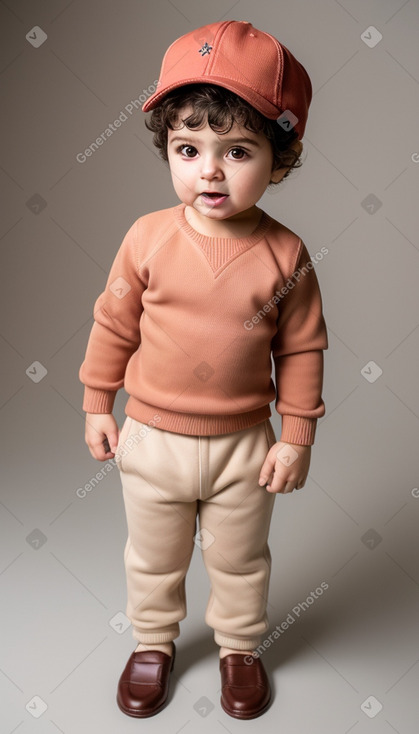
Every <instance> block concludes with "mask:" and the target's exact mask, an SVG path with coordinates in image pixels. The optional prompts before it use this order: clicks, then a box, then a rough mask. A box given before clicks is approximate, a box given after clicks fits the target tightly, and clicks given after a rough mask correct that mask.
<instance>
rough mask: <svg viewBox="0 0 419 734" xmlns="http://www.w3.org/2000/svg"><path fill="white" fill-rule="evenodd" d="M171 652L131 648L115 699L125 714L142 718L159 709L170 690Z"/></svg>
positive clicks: (174, 650)
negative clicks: (133, 650) (132, 649)
mask: <svg viewBox="0 0 419 734" xmlns="http://www.w3.org/2000/svg"><path fill="white" fill-rule="evenodd" d="M172 645H173V655H171V656H170V655H166V653H164V652H160V650H149V651H147V652H133V653H132V654H131V656H130V658H129V660H128V662H127V664H126V666H125V669H124V672H123V673H122V675H121V677H120V679H119V683H118V694H117V697H116V700H117V703H118V706H119V708H120V709H121V711H123V712H124V714H128V716H136V717H138V718H143V717H146V716H154V714H158V713H159V711H161V710H162V708H163V707H164V705H165V703H166V699H167V696H168V693H169V678H170V672H171V671H172V670H173V666H174V664H175V656H176V647H175V643H174V642H172Z"/></svg>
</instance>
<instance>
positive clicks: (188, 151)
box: [176, 145, 197, 158]
mask: <svg viewBox="0 0 419 734" xmlns="http://www.w3.org/2000/svg"><path fill="white" fill-rule="evenodd" d="M196 152H197V150H196V148H194V146H193V145H179V147H178V148H176V153H183V154H184V155H186V157H187V158H193V157H194V155H195V153H196Z"/></svg>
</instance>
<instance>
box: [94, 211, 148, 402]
mask: <svg viewBox="0 0 419 734" xmlns="http://www.w3.org/2000/svg"><path fill="white" fill-rule="evenodd" d="M145 287H146V284H145V283H143V281H142V280H141V278H140V275H139V272H138V262H137V222H135V223H134V224H133V225H132V227H131V228H130V229H129V230H128V232H127V234H126V235H125V237H124V239H123V242H122V244H121V246H120V248H119V251H118V253H117V255H116V257H115V260H114V262H113V264H112V267H111V270H110V272H109V276H108V280H107V283H106V287H105V290H104V291H103V293H101V294H100V296H99V297H98V298H97V300H96V302H95V304H94V309H93V318H94V324H93V326H92V330H91V332H90V336H89V341H88V344H87V349H86V355H85V359H84V361H83V363H82V365H81V367H80V370H79V379H80V381H81V382H82V383H83V384H84V386H85V388H84V399H83V410H85V411H86V412H87V413H111V412H112V409H113V405H114V402H115V397H116V393H117V391H118V390H119V389H120V388H121V387H123V385H124V376H125V369H126V366H127V364H128V361H129V359H130V357H131V355H132V354H133V353H134V352H135V351H136V350H137V349H138V347H139V345H140V343H141V335H140V326H139V322H140V316H141V313H142V311H143V307H142V301H141V296H142V293H143V292H144V290H145Z"/></svg>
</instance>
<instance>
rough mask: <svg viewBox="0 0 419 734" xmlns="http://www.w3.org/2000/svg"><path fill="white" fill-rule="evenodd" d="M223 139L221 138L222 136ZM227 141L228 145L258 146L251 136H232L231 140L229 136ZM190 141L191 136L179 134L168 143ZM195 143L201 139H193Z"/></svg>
mask: <svg viewBox="0 0 419 734" xmlns="http://www.w3.org/2000/svg"><path fill="white" fill-rule="evenodd" d="M222 139H223V138H222ZM225 140H226V141H227V143H228V144H229V145H238V144H239V143H247V144H248V145H254V146H255V147H256V148H260V145H259V143H258V142H257V141H256V140H252V138H234V139H233V140H232V139H231V138H225ZM178 142H180V143H191V144H192V145H193V141H192V138H186V137H181V136H180V135H176V136H175V137H174V138H172V139H171V140H170V143H178ZM194 142H195V143H198V144H199V143H200V142H201V141H200V140H199V138H198V139H195V141H194Z"/></svg>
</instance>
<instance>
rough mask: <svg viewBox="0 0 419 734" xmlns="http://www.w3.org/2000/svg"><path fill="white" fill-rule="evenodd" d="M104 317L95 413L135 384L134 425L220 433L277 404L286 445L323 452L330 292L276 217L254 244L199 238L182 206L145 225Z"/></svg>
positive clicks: (129, 238) (129, 248) (88, 394)
mask: <svg viewBox="0 0 419 734" xmlns="http://www.w3.org/2000/svg"><path fill="white" fill-rule="evenodd" d="M307 264H308V267H307ZM93 316H94V323H93V326H92V330H91V333H90V337H89V341H88V344H87V349H86V355H85V359H84V362H83V364H82V365H81V367H80V371H79V378H80V380H81V382H82V383H83V384H84V386H85V388H84V400H83V410H85V411H86V412H88V413H111V412H112V409H113V404H114V400H115V396H116V393H117V391H118V390H119V389H120V388H121V387H124V388H125V390H126V391H127V393H128V395H129V399H128V401H127V403H126V406H125V413H126V415H127V416H130V417H131V418H134V419H135V420H137V421H140V422H142V423H148V422H151V423H152V424H154V423H155V422H156V416H158V418H157V421H158V426H159V428H161V429H164V430H167V431H174V432H176V433H182V434H188V435H203V436H210V435H218V434H225V433H231V432H233V431H239V430H242V429H244V428H248V427H250V426H253V425H255V424H257V423H261V422H262V421H264V420H266V418H269V417H270V416H271V410H270V406H269V403H270V402H271V401H272V400H274V399H276V402H275V408H276V410H277V412H278V413H279V414H280V415H281V416H282V433H281V440H282V441H287V442H289V443H295V444H300V445H311V444H313V443H314V438H315V431H316V426H317V419H318V418H320V417H321V416H323V415H324V413H325V405H324V402H323V400H322V398H321V392H322V384H323V351H322V350H324V349H327V348H328V341H327V331H326V325H325V321H324V318H323V314H322V300H321V295H320V290H319V285H318V281H317V277H316V274H315V272H314V266H313V263H312V261H311V258H310V255H309V253H308V251H307V248H306V246H305V245H304V243H303V242H302V241H301V239H300V238H299V237H298V236H297V235H296V234H295V233H294V232H292V231H291V230H290V229H288V228H287V227H285V226H284V225H283V224H280V223H279V222H277V221H276V220H275V219H273V218H272V217H270V216H269V215H268V214H266V213H265V212H262V217H261V219H260V221H259V224H258V225H257V227H256V229H255V230H254V231H253V233H252V234H251V235H250V236H249V237H243V238H230V237H207V236H204V235H203V234H200V233H199V232H197V231H196V230H194V229H193V228H192V227H191V226H190V224H189V223H188V221H187V220H186V217H185V204H183V203H182V204H179V205H177V206H174V207H171V208H169V209H163V210H161V211H156V212H152V213H150V214H146V215H145V216H142V217H140V218H139V219H137V220H136V221H135V222H134V224H133V225H132V227H131V228H130V229H129V230H128V232H127V234H126V235H125V237H124V239H123V242H122V244H121V246H120V249H119V251H118V253H117V255H116V257H115V260H114V262H113V265H112V268H111V270H110V273H109V277H108V280H107V283H106V288H105V290H104V292H103V293H101V295H100V296H99V297H98V299H97V300H96V303H95V305H94V313H93ZM272 359H273V362H274V367H275V382H276V387H275V385H274V383H273V381H272V379H271V373H272Z"/></svg>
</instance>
